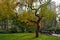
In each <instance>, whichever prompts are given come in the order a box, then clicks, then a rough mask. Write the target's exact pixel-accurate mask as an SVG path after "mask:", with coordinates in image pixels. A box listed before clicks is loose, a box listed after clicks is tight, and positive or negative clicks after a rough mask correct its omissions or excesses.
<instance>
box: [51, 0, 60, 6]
mask: <svg viewBox="0 0 60 40" xmlns="http://www.w3.org/2000/svg"><path fill="white" fill-rule="evenodd" d="M52 1H55V2H56V4H57V5H58V4H59V3H60V0H52Z"/></svg>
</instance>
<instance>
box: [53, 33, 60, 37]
mask: <svg viewBox="0 0 60 40" xmlns="http://www.w3.org/2000/svg"><path fill="white" fill-rule="evenodd" d="M52 35H53V36H57V37H60V34H52Z"/></svg>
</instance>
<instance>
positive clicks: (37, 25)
mask: <svg viewBox="0 0 60 40" xmlns="http://www.w3.org/2000/svg"><path fill="white" fill-rule="evenodd" d="M40 21H41V18H38V20H37V22H36V38H37V37H39V23H40Z"/></svg>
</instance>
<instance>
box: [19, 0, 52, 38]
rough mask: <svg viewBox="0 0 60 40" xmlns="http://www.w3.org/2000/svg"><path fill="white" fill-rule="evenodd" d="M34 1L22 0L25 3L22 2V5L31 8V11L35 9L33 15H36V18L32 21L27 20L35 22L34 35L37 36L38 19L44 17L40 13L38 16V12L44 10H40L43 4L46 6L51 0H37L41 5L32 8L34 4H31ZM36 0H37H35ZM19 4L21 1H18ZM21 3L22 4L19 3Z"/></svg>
mask: <svg viewBox="0 0 60 40" xmlns="http://www.w3.org/2000/svg"><path fill="white" fill-rule="evenodd" d="M34 1H35V0H33V1H32V0H25V1H24V2H25V3H26V4H24V6H27V7H28V8H30V9H31V11H33V10H34V11H35V12H34V15H35V16H36V17H37V20H36V21H33V20H29V19H28V20H29V21H30V22H34V23H35V24H36V37H38V34H39V23H40V21H41V20H42V18H43V17H44V16H43V15H41V16H39V14H40V13H38V12H39V11H40V12H41V11H44V10H42V8H43V7H45V6H47V5H48V4H49V2H50V1H51V0H47V1H46V0H45V1H44V2H42V1H43V0H39V2H40V4H41V5H39V7H38V8H34V6H35V5H33V3H34ZM36 1H37V0H36ZM20 4H21V3H20ZM21 5H23V4H21ZM21 5H20V6H21ZM26 21H27V20H26Z"/></svg>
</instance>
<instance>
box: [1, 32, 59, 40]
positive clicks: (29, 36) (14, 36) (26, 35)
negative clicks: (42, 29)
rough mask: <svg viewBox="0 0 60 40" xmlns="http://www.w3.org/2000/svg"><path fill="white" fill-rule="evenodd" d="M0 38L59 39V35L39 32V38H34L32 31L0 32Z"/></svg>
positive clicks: (25, 39) (7, 39) (20, 39)
mask: <svg viewBox="0 0 60 40" xmlns="http://www.w3.org/2000/svg"><path fill="white" fill-rule="evenodd" d="M0 40H60V37H54V36H48V35H44V34H40V36H39V38H35V34H34V33H15V34H0Z"/></svg>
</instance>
